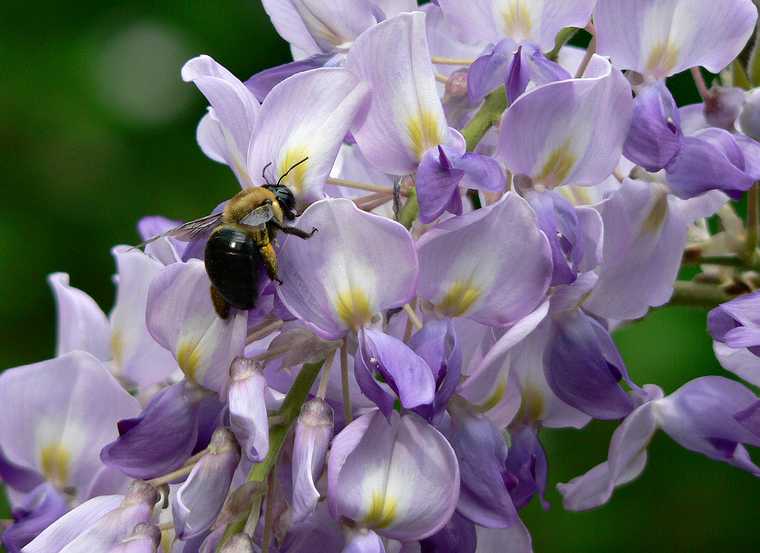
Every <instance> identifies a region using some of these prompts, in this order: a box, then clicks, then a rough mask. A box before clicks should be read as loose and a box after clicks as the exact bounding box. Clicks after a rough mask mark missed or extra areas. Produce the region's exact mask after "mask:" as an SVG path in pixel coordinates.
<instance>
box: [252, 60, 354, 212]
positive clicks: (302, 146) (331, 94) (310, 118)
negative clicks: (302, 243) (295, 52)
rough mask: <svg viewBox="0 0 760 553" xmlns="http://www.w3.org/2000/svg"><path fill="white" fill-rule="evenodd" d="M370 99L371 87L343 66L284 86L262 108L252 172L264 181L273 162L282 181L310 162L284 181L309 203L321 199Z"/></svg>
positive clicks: (302, 76) (296, 77) (300, 77)
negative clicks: (346, 139)
mask: <svg viewBox="0 0 760 553" xmlns="http://www.w3.org/2000/svg"><path fill="white" fill-rule="evenodd" d="M367 99H368V90H367V88H366V86H364V85H363V84H361V83H359V82H358V81H357V80H356V78H355V77H354V76H352V75H351V74H350V73H349V72H348V71H345V70H344V69H340V68H323V69H313V70H311V71H306V72H305V73H299V74H297V75H294V76H292V77H290V78H288V79H286V80H285V81H283V82H281V83H280V84H279V85H277V86H276V87H274V89H272V92H271V93H270V94H269V95H268V96H267V98H266V100H264V103H263V104H262V106H261V115H260V116H259V119H258V122H257V124H256V128H255V130H254V133H255V135H256V139H255V140H254V141H253V142H252V143H251V147H250V149H249V150H248V160H247V167H248V171H249V174H250V175H252V176H253V177H254V178H255V179H259V178H260V175H261V173H262V171H263V169H264V167H265V166H266V165H267V164H269V163H272V164H273V169H272V172H273V174H274V178H275V179H276V180H279V179H280V177H282V176H283V175H285V173H286V172H287V171H288V169H290V168H291V167H293V166H294V165H295V164H296V163H298V162H299V161H302V160H304V159H306V158H309V159H308V161H306V162H305V163H302V164H301V165H299V166H298V168H297V169H296V170H294V171H292V172H291V173H290V175H289V176H288V177H287V178H285V179H284V180H283V181H282V182H283V183H284V184H286V185H288V186H289V187H290V188H291V189H292V190H293V192H294V193H295V195H296V196H297V197H298V198H299V199H302V200H303V201H306V202H312V201H316V200H317V199H319V198H321V197H322V187H323V185H324V184H325V180H326V179H327V177H328V176H329V174H330V171H331V169H332V166H333V163H334V162H335V158H336V156H337V155H338V149H339V148H340V145H341V143H342V142H343V138H344V137H345V136H346V134H347V133H348V131H349V129H350V127H351V124H352V123H353V121H354V119H355V118H356V116H357V114H358V113H359V110H361V109H362V108H363V106H364V105H365V103H366V100H367ZM294 105H298V106H301V108H300V109H293V106H294Z"/></svg>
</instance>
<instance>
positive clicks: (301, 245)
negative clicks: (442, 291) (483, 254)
mask: <svg viewBox="0 0 760 553" xmlns="http://www.w3.org/2000/svg"><path fill="white" fill-rule="evenodd" d="M297 226H298V227H299V228H302V229H308V230H311V229H312V228H316V229H318V230H319V232H317V233H316V234H315V235H314V236H313V237H312V238H311V239H309V240H300V239H298V238H295V237H289V238H288V239H287V240H285V242H284V243H283V245H282V247H281V249H280V254H279V261H280V275H281V278H282V279H283V284H282V286H280V287H279V288H278V291H277V293H278V296H279V298H280V299H281V300H282V302H283V304H284V305H285V307H286V308H287V309H288V310H289V311H290V312H291V313H293V314H294V315H296V316H297V317H298V318H299V319H301V320H302V321H304V322H305V323H307V324H308V325H309V326H310V327H311V328H312V330H314V332H315V333H316V334H318V335H319V336H321V337H322V338H325V339H337V338H340V337H342V336H343V335H344V334H345V333H346V331H348V330H358V329H359V328H360V327H362V326H364V325H365V324H367V323H369V322H370V320H371V319H372V318H373V317H374V316H375V315H376V314H378V313H380V312H381V311H384V310H386V309H389V308H393V307H401V306H403V305H404V304H405V303H406V302H408V301H409V300H410V299H411V298H412V297H413V295H414V291H415V288H416V282H417V255H416V253H415V251H414V244H413V242H412V238H411V236H410V235H409V233H408V231H407V230H406V229H405V228H404V227H403V226H401V225H400V224H398V223H396V222H394V221H389V220H388V219H385V218H382V217H378V216H376V215H371V214H368V213H365V212H362V211H360V210H359V209H358V208H357V207H356V206H355V205H354V203H353V202H351V201H349V200H345V199H326V200H322V201H319V202H317V203H315V204H313V205H311V206H309V208H308V209H307V210H306V212H305V213H304V214H303V216H302V217H301V218H300V219H299V221H298V225H297Z"/></svg>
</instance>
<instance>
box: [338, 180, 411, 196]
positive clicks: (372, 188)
mask: <svg viewBox="0 0 760 553" xmlns="http://www.w3.org/2000/svg"><path fill="white" fill-rule="evenodd" d="M327 183H328V184H332V185H335V186H344V187H346V188H354V189H356V190H366V191H367V192H383V193H386V194H393V187H391V186H383V185H382V184H371V183H367V182H358V181H355V180H350V179H338V178H334V177H328V178H327ZM404 193H405V191H404V190H402V191H401V194H404Z"/></svg>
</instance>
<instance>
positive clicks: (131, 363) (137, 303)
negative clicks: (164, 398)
mask: <svg viewBox="0 0 760 553" xmlns="http://www.w3.org/2000/svg"><path fill="white" fill-rule="evenodd" d="M111 253H112V255H113V256H114V259H115V260H116V266H117V268H118V282H117V292H116V304H115V305H114V308H113V311H112V312H111V337H110V345H111V350H112V354H113V363H112V369H111V370H112V372H113V373H114V375H116V376H118V377H119V378H122V379H124V380H125V381H127V382H129V383H130V384H131V385H133V386H136V387H138V388H145V387H148V386H152V385H153V384H157V383H159V382H162V381H164V380H166V379H167V378H168V377H169V375H171V374H172V373H173V372H174V371H176V370H177V362H176V361H175V360H174V358H173V357H172V354H171V353H170V352H169V351H166V349H164V348H163V347H161V345H160V344H158V343H157V342H156V340H154V339H153V336H151V335H150V333H149V332H148V328H147V325H146V322H145V311H146V306H147V303H148V290H149V288H150V286H151V283H152V282H153V280H154V279H155V278H156V277H157V276H158V275H159V274H160V273H161V270H162V269H163V266H162V265H161V263H159V262H158V261H156V260H155V259H153V258H151V257H150V256H148V255H146V254H144V253H142V252H141V251H139V250H135V249H129V250H127V249H125V248H123V247H117V248H114V249H113V250H112V252H111Z"/></svg>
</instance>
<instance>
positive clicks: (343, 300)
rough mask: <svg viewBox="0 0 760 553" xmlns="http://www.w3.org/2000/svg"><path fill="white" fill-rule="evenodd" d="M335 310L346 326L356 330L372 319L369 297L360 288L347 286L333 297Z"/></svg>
mask: <svg viewBox="0 0 760 553" xmlns="http://www.w3.org/2000/svg"><path fill="white" fill-rule="evenodd" d="M335 311H336V312H337V313H338V317H340V320H341V321H343V322H344V323H345V324H346V326H348V327H349V328H351V329H352V330H358V329H359V328H361V327H363V326H364V325H365V324H367V323H368V322H370V321H371V320H372V308H371V307H370V305H369V298H367V294H365V293H364V290H362V289H361V288H349V289H348V290H344V291H343V292H340V293H339V294H338V295H337V296H336V297H335Z"/></svg>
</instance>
